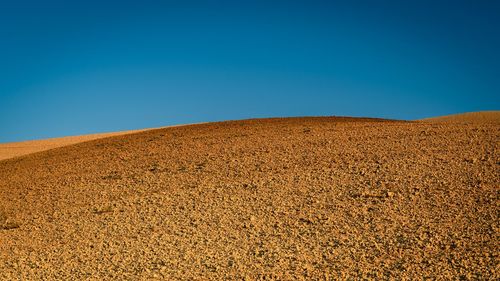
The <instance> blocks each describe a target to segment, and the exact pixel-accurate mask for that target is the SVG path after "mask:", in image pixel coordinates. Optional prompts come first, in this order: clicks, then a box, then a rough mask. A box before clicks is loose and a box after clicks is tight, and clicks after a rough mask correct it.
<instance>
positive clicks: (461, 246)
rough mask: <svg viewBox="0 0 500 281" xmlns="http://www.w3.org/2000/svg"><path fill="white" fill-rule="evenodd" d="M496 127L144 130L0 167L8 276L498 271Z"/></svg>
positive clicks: (282, 124) (371, 124)
mask: <svg viewBox="0 0 500 281" xmlns="http://www.w3.org/2000/svg"><path fill="white" fill-rule="evenodd" d="M499 139H500V126H499V125H498V124H448V123H446V124H435V123H420V122H382V121H381V120H369V119H349V118H289V119H266V120H247V121H232V122H223V123H210V124H201V125H192V126H184V127H175V128H165V129H159V130H150V131H145V132H141V133H138V134H130V135H124V136H117V137H111V138H106V139H99V140H94V141H90V142H84V143H79V144H76V145H71V146H66V147H61V148H58V149H52V150H49V151H45V152H40V153H36V154H31V155H27V156H23V157H18V158H13V159H7V160H3V161H0V204H1V205H0V206H1V208H2V210H0V223H1V230H0V279H2V280H40V279H42V280H45V279H47V280H53V279H59V280H68V279H78V280H79V279H93V280H113V279H115V280H116V279H118V280H121V279H126V280H137V279H139V280H154V279H165V280H178V279H180V280H186V279H188V280H192V279H194V280H206V279H213V280H244V279H247V280H258V279H260V280H273V279H276V280H296V279H299V280H300V279H304V280H338V279H354V280H357V279H363V278H364V279H394V280H401V279H404V278H406V279H417V280H419V279H425V278H431V279H444V280H450V279H463V280H481V279H484V280H486V279H490V280H495V279H496V280H498V278H500V274H499V271H498V269H499V257H498V253H499V249H498V245H499V242H500V241H499V211H500V208H499V206H500V205H499V203H500V201H499V194H500V189H499V187H500V181H499V179H500V169H499V165H500V154H499V147H498V140H499Z"/></svg>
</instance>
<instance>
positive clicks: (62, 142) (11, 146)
mask: <svg viewBox="0 0 500 281" xmlns="http://www.w3.org/2000/svg"><path fill="white" fill-rule="evenodd" d="M186 125H188V124H186ZM186 125H174V126H168V127H176V126H186ZM168 127H160V128H168ZM160 128H149V129H141V130H129V131H120V132H111V133H100V134H90V135H82V136H69V137H61V138H50V139H44V140H32V141H23V142H10V143H0V161H1V160H3V159H9V158H14V157H18V156H23V155H27V154H31V153H36V152H40V151H45V150H49V149H54V148H58V147H63V146H68V145H72V144H77V143H81V142H86V141H91V140H96V139H102V138H108V137H114V136H122V135H128V134H134V133H139V132H144V131H148V130H155V129H160Z"/></svg>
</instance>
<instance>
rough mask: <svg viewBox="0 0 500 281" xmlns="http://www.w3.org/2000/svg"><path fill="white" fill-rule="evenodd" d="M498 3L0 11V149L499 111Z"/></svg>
mask: <svg viewBox="0 0 500 281" xmlns="http://www.w3.org/2000/svg"><path fill="white" fill-rule="evenodd" d="M499 14H500V1H489V0H484V1H480V0H470V1H460V0H458V1H445V0H442V1H434V0H433V1H427V0H419V1H411V0H410V1H400V0H397V1H383V0H381V1H356V0H351V1H256V0H254V1H244V0H243V1H147V0H145V1H93V0H86V1H53V0H45V1H24V0H18V1H4V2H3V3H1V4H0V142H10V141H22V140H28V139H43V138H48V137H59V136H67V135H80V134H88V133H97V132H108V131H119V130H128V129H139V128H149V127H159V126H167V125H173V124H182V123H195V122H207V121H218V120H228V119H244V118H257V117H276V116H317V115H344V116H368V117H381V118H394V119H418V118H424V117H430V116H438V115H446V114H452V113H459V112H468V111H479V110H499V109H500V85H499V84H500V83H499V81H500V79H499V74H500V67H499V65H500V51H499V50H500V17H499V16H498V15H499Z"/></svg>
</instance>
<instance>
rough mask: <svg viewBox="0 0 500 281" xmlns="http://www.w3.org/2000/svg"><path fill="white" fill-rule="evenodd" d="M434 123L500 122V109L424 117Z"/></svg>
mask: <svg viewBox="0 0 500 281" xmlns="http://www.w3.org/2000/svg"><path fill="white" fill-rule="evenodd" d="M421 121H425V122H434V123H439V122H441V123H494V124H500V111H478V112H467V113H461V114H453V115H447V116H439V117H433V118H427V119H422V120H421Z"/></svg>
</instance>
